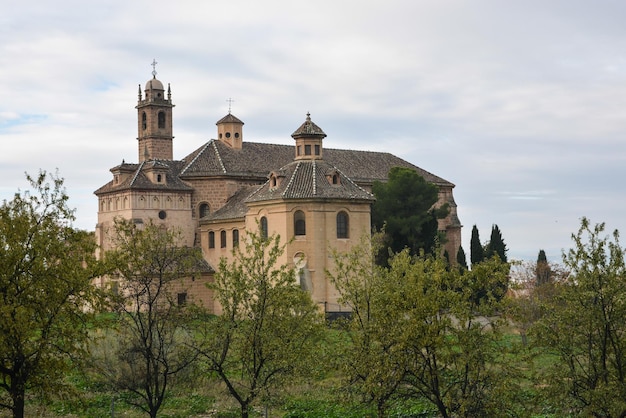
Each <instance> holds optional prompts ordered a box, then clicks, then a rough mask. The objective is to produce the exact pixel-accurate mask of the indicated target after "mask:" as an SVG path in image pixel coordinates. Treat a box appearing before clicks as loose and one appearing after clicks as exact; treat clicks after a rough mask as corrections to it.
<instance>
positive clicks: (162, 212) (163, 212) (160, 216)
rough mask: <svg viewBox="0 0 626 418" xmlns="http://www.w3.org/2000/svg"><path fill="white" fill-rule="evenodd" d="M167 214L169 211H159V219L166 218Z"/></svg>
mask: <svg viewBox="0 0 626 418" xmlns="http://www.w3.org/2000/svg"><path fill="white" fill-rule="evenodd" d="M166 216H167V213H165V211H164V210H160V211H159V219H165V217H166Z"/></svg>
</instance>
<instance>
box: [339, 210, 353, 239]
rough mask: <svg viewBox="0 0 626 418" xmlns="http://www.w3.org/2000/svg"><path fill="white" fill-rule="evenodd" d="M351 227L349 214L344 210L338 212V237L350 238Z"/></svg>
mask: <svg viewBox="0 0 626 418" xmlns="http://www.w3.org/2000/svg"><path fill="white" fill-rule="evenodd" d="M349 227H350V224H349V219H348V214H347V213H346V212H343V211H342V212H339V213H338V214H337V238H348V231H349V229H350V228H349Z"/></svg>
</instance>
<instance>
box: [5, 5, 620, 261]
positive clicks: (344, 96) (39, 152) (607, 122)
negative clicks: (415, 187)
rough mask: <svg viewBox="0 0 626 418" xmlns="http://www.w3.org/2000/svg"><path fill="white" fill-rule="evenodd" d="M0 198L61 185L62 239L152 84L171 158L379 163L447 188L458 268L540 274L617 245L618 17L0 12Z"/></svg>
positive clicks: (126, 151)
mask: <svg viewBox="0 0 626 418" xmlns="http://www.w3.org/2000/svg"><path fill="white" fill-rule="evenodd" d="M0 6H2V7H1V9H2V14H0V95H1V99H0V140H1V141H2V148H1V149H2V151H1V152H0V197H1V198H10V197H11V196H12V195H13V193H14V192H15V191H16V190H17V189H18V188H25V187H26V181H25V177H24V172H29V173H33V174H36V173H37V172H38V170H39V169H45V170H48V171H55V170H56V169H58V171H59V174H60V175H61V176H62V177H64V178H65V180H66V187H67V191H68V193H69V195H70V204H71V205H72V206H73V207H76V208H77V213H76V215H77V221H76V224H75V225H76V226H77V227H80V228H84V229H89V230H92V229H93V228H94V226H95V224H96V220H97V216H96V214H97V200H96V197H95V196H94V195H93V191H94V190H96V189H97V188H98V187H100V186H102V185H103V184H105V183H106V182H108V181H109V180H110V179H111V178H112V177H111V176H112V175H111V173H110V172H109V169H110V168H111V167H113V166H115V165H117V164H119V163H120V162H121V161H122V159H125V160H126V161H127V162H136V161H137V141H136V137H137V121H136V117H137V116H136V110H135V108H134V107H135V105H136V104H137V87H138V84H141V85H142V89H143V85H145V82H146V81H147V80H148V79H149V78H151V71H152V67H151V66H150V63H151V62H152V60H153V59H156V61H157V62H158V65H157V66H156V70H157V72H158V75H157V78H159V79H160V80H161V81H162V82H163V83H164V84H166V85H167V83H170V84H171V89H172V100H173V102H174V104H175V105H176V107H175V108H174V135H175V140H174V141H175V142H174V158H182V157H184V156H185V155H187V154H188V153H190V152H191V151H193V150H194V149H196V148H197V147H199V146H200V145H202V144H203V143H204V142H206V141H208V140H209V139H211V138H215V136H216V126H215V122H216V121H217V120H219V119H220V118H221V117H223V116H224V115H225V114H226V113H227V112H228V103H227V99H228V98H229V97H232V99H233V100H234V102H233V103H232V113H233V114H234V115H236V116H237V117H239V118H240V119H241V120H243V121H244V122H245V126H244V140H246V141H254V142H271V143H284V144H291V143H292V141H293V140H292V139H291V137H290V134H291V133H292V132H293V131H294V130H295V129H296V128H298V126H299V125H300V124H301V123H302V122H303V121H304V119H305V115H306V113H307V112H311V118H312V120H313V121H314V122H315V123H316V124H317V125H319V126H320V127H321V128H322V129H323V130H324V131H325V132H326V134H327V135H328V136H327V138H326V139H325V140H324V141H325V142H324V146H326V147H330V148H355V149H362V150H372V151H389V152H392V153H394V154H396V155H398V156H400V157H402V158H404V159H406V160H408V161H410V162H412V163H413V164H415V165H418V166H420V167H422V168H424V169H426V170H428V171H431V172H433V173H435V174H437V175H439V176H440V177H443V178H445V179H446V180H448V181H450V182H452V183H454V184H455V185H456V188H455V189H454V195H455V199H456V202H457V204H458V212H459V217H460V219H461V222H462V223H463V225H464V228H463V247H464V249H465V251H466V252H467V253H468V257H469V239H470V235H471V229H472V226H473V225H474V224H476V225H477V226H478V229H479V231H480V236H481V240H482V241H486V240H488V239H489V235H490V231H491V227H492V224H497V225H498V226H499V228H500V230H501V231H502V235H503V238H504V241H505V243H506V244H507V246H508V248H509V257H510V258H515V259H526V260H535V259H536V257H537V253H538V251H539V249H541V248H542V249H545V251H546V253H547V254H548V257H549V258H550V259H552V260H559V259H560V254H561V252H562V250H563V249H567V248H569V247H570V246H571V238H570V236H571V234H572V233H573V232H575V231H576V230H577V229H578V226H579V224H580V218H581V217H582V216H586V217H588V218H590V219H591V221H592V222H593V223H597V222H606V223H607V228H608V229H610V230H612V229H619V230H621V231H626V217H624V215H623V212H624V207H625V206H626V193H625V191H626V186H625V185H624V182H623V180H624V178H626V164H625V160H626V153H625V146H626V142H625V141H624V135H625V133H626V25H625V24H624V21H626V2H624V1H621V0H620V1H610V0H596V1H587V0H562V1H545V0H539V1H535V0H509V1H499V0H492V1H482V0H472V1H447V0H428V1H426V0H402V1H401V0H385V1H382V0H380V1H372V0H341V1H340V0H333V1H329V0H315V1H299V0H291V1H287V0H263V1H259V0H239V1H238V0H229V1H200V0H195V1H188V0H178V1H176V2H174V1H160V0H152V1H137V0H132V1H129V0H124V1H121V0H106V1H85V0H55V1H49V0H33V1H29V0H25V1H23V2H14V1H10V0H0Z"/></svg>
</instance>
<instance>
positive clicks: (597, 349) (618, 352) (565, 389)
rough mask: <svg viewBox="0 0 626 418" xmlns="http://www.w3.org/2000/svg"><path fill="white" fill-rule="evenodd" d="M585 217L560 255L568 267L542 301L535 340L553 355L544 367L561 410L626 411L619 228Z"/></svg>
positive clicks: (625, 303) (625, 314) (625, 270)
mask: <svg viewBox="0 0 626 418" xmlns="http://www.w3.org/2000/svg"><path fill="white" fill-rule="evenodd" d="M604 229H605V225H604V224H597V225H595V226H592V225H591V223H590V222H589V220H588V219H586V218H583V220H582V223H581V227H580V229H579V231H578V233H576V234H574V235H572V239H573V241H574V247H573V248H572V249H570V250H569V251H568V252H567V253H565V254H564V256H563V261H564V263H565V265H566V266H567V268H568V269H569V270H570V275H569V276H568V278H567V280H564V281H563V282H562V283H560V286H559V287H560V289H559V292H558V293H557V294H556V295H555V297H553V298H552V299H550V300H547V301H546V302H547V303H546V304H545V309H546V312H545V314H544V315H543V316H542V318H541V320H540V321H539V322H538V324H537V326H536V328H535V335H536V342H537V344H538V345H540V346H541V347H544V349H545V350H550V351H551V352H553V353H554V355H555V361H554V363H553V364H552V365H551V367H548V368H546V369H545V370H542V372H543V373H542V377H543V379H544V384H545V385H547V388H548V389H549V391H548V392H549V396H550V399H551V400H552V401H553V402H554V403H555V405H557V406H558V410H559V411H561V412H562V413H573V414H576V415H582V416H602V417H623V416H626V281H625V280H624V278H625V277H626V266H625V264H624V249H623V248H622V247H621V246H620V243H619V233H618V231H614V232H613V234H612V235H611V237H608V236H605V235H604Z"/></svg>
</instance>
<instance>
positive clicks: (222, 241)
mask: <svg viewBox="0 0 626 418" xmlns="http://www.w3.org/2000/svg"><path fill="white" fill-rule="evenodd" d="M220 248H226V231H222V232H220Z"/></svg>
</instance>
